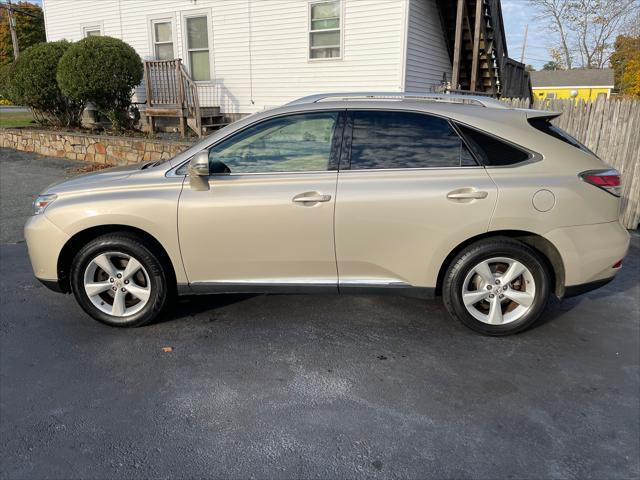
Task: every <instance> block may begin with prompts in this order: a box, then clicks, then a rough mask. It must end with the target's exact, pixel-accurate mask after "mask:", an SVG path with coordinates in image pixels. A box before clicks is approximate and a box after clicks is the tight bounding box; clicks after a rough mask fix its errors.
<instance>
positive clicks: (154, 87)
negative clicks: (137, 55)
mask: <svg viewBox="0 0 640 480" xmlns="http://www.w3.org/2000/svg"><path fill="white" fill-rule="evenodd" d="M144 79H145V88H146V90H147V108H162V107H166V108H178V109H181V110H182V119H181V121H184V120H185V119H187V118H188V119H193V121H194V123H195V126H196V133H197V134H198V135H199V136H200V135H202V118H201V117H200V101H199V98H198V86H197V85H196V83H195V82H194V81H193V79H192V78H191V77H190V76H189V74H188V73H187V71H186V70H185V68H184V65H183V64H182V60H181V59H179V58H176V59H174V60H145V62H144Z"/></svg>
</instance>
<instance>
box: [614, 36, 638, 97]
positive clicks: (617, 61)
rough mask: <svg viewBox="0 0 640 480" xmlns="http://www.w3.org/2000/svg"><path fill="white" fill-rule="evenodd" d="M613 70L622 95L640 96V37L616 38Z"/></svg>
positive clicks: (617, 86)
mask: <svg viewBox="0 0 640 480" xmlns="http://www.w3.org/2000/svg"><path fill="white" fill-rule="evenodd" d="M611 68H613V71H614V75H615V83H616V88H617V89H618V91H619V92H620V93H621V94H623V95H633V96H640V35H638V36H635V37H633V36H627V35H619V36H618V37H617V38H616V41H615V50H614V52H613V54H612V55H611Z"/></svg>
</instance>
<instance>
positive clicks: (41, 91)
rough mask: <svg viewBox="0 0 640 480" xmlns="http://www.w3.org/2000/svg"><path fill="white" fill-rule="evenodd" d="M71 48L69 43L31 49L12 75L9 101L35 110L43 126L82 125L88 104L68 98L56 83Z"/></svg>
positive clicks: (41, 45)
mask: <svg viewBox="0 0 640 480" xmlns="http://www.w3.org/2000/svg"><path fill="white" fill-rule="evenodd" d="M70 45H71V44H70V43H69V42H67V41H60V42H51V43H39V44H37V45H34V46H33V47H29V48H27V49H26V50H25V51H24V52H22V54H21V55H20V58H18V61H17V62H16V63H15V66H14V68H13V71H12V72H11V73H10V74H8V78H9V79H10V80H9V84H10V87H9V89H8V90H9V91H8V94H9V99H11V100H13V101H14V102H15V103H19V104H22V105H26V106H28V107H31V109H32V110H33V112H34V118H35V119H36V121H38V122H39V123H44V124H52V125H55V126H71V127H75V126H78V125H80V118H81V115H82V110H83V105H84V104H83V103H82V102H78V101H75V100H69V99H68V98H66V97H65V96H64V95H63V94H62V92H61V91H60V88H59V87H58V84H57V82H56V70H57V68H58V63H59V62H60V59H61V58H62V56H63V54H64V53H65V52H66V51H67V49H68V48H69V47H70Z"/></svg>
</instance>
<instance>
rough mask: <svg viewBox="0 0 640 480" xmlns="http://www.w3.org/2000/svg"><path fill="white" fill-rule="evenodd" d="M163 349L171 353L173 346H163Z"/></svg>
mask: <svg viewBox="0 0 640 480" xmlns="http://www.w3.org/2000/svg"><path fill="white" fill-rule="evenodd" d="M162 351H163V352H164V353H171V352H173V347H162Z"/></svg>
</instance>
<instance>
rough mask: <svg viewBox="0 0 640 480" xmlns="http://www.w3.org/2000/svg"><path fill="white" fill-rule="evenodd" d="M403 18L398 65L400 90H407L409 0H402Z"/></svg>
mask: <svg viewBox="0 0 640 480" xmlns="http://www.w3.org/2000/svg"><path fill="white" fill-rule="evenodd" d="M404 7H405V8H404V18H403V25H402V32H401V41H400V44H401V47H400V48H401V49H402V55H401V57H402V60H401V65H400V91H401V92H406V91H407V59H408V58H409V52H408V50H409V15H410V14H411V0H405V1H404Z"/></svg>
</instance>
